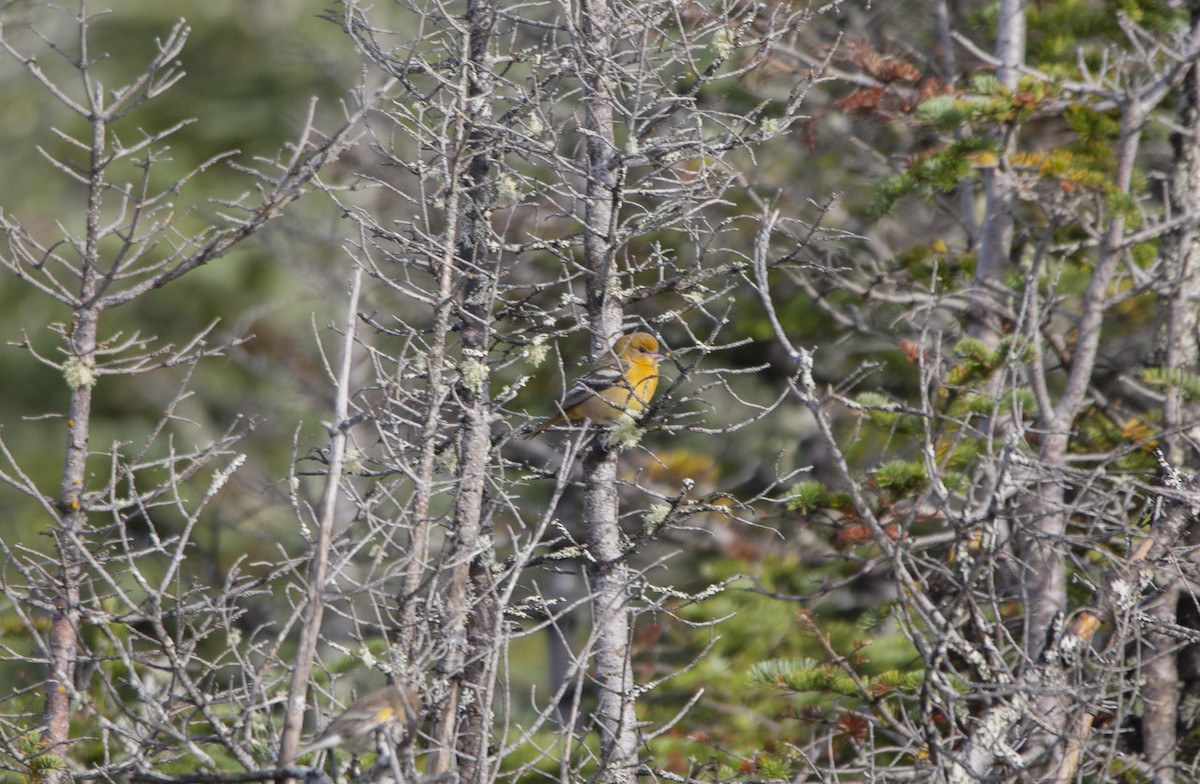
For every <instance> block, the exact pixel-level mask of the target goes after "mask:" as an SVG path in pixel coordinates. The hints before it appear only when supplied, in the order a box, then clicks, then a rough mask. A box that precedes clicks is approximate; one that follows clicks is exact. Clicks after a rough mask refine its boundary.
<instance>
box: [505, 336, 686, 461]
mask: <svg viewBox="0 0 1200 784" xmlns="http://www.w3.org/2000/svg"><path fill="white" fill-rule="evenodd" d="M664 356H666V354H665V353H663V352H660V351H659V350H658V341H657V340H655V338H654V336H653V335H651V334H649V333H647V332H634V333H633V334H632V335H622V336H621V337H619V338H617V342H616V343H615V344H613V347H612V349H611V350H609V351H608V353H606V354H605V355H604V356H603V357H601V358H600V360H599V361H598V362H597V363H596V365H595V366H594V367H593V368H592V369H591V371H590V372H589V373H588V374H587V375H585V376H584V377H583V378H581V379H579V380H578V381H576V382H575V384H574V386H572V387H571V389H570V391H569V392H567V396H566V398H565V399H564V400H563V402H562V405H561V406H559V413H558V414H557V415H555V416H552V417H550V418H549V419H548V420H546V421H545V422H543V423H542V424H540V425H538V426H537V427H535V428H534V429H533V430H531V431H530V432H529V433H527V434H526V435H525V437H526V438H533V437H534V436H536V435H537V434H539V433H543V432H545V431H546V430H549V429H550V428H551V427H554V426H555V425H557V424H560V423H562V422H577V421H579V420H580V419H589V420H591V421H592V422H595V423H596V424H599V425H611V424H613V423H615V422H616V421H617V420H619V419H621V418H622V417H623V416H625V415H628V416H630V417H636V416H637V415H638V414H640V413H642V411H644V410H645V408H646V405H647V404H648V403H649V402H650V398H652V397H654V390H655V389H657V388H658V362H659V360H661V359H662V358H663V357H664Z"/></svg>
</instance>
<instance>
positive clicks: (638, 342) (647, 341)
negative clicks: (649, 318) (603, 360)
mask: <svg viewBox="0 0 1200 784" xmlns="http://www.w3.org/2000/svg"><path fill="white" fill-rule="evenodd" d="M613 352H615V353H616V354H617V356H620V357H630V358H633V359H637V358H640V357H644V358H646V359H653V360H654V361H655V362H657V361H658V360H660V359H663V358H664V357H666V356H667V354H666V352H663V351H660V350H659V347H658V341H657V340H656V339H655V338H654V336H653V335H651V334H650V333H649V332H634V333H633V334H632V335H622V336H621V337H620V338H619V339H618V340H617V343H616V345H614V346H613Z"/></svg>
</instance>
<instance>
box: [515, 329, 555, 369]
mask: <svg viewBox="0 0 1200 784" xmlns="http://www.w3.org/2000/svg"><path fill="white" fill-rule="evenodd" d="M521 353H523V354H524V355H525V359H526V360H527V361H528V362H529V364H531V365H533V366H534V367H538V366H539V365H541V364H542V363H543V362H545V361H546V356H547V355H548V354H549V353H550V346H549V345H547V342H546V336H545V335H535V336H534V338H533V340H532V341H531V342H530V343H529V345H528V346H525V347H524V348H523V349H522V350H521Z"/></svg>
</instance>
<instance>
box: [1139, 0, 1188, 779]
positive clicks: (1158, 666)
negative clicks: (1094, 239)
mask: <svg viewBox="0 0 1200 784" xmlns="http://www.w3.org/2000/svg"><path fill="white" fill-rule="evenodd" d="M1190 10H1191V27H1192V30H1193V31H1194V30H1196V28H1197V25H1200V3H1192V4H1191V7H1190ZM1198 69H1200V65H1197V64H1196V63H1193V64H1192V65H1191V66H1190V67H1189V68H1188V69H1187V73H1186V74H1185V76H1184V79H1183V84H1182V86H1181V88H1180V91H1179V109H1178V123H1179V127H1180V128H1182V129H1184V131H1190V133H1185V132H1176V133H1174V134H1172V135H1171V147H1172V152H1173V153H1174V156H1173V157H1174V160H1173V166H1172V172H1171V181H1170V189H1169V191H1168V194H1167V204H1168V206H1169V208H1170V215H1171V217H1178V216H1181V215H1187V214H1189V213H1194V212H1195V211H1196V209H1197V208H1198V207H1200V139H1198V138H1197V136H1196V134H1197V132H1200V122H1198V120H1200V74H1198V73H1197V70H1198ZM1194 223H1195V222H1194V220H1191V221H1188V222H1187V223H1185V224H1184V226H1183V227H1182V228H1180V229H1179V231H1177V232H1176V233H1175V234H1174V236H1172V237H1171V238H1170V241H1169V242H1167V243H1165V245H1166V248H1165V250H1166V252H1165V254H1164V258H1163V266H1164V273H1165V275H1164V277H1165V278H1166V280H1167V282H1168V285H1169V288H1168V290H1167V295H1166V303H1165V307H1163V308H1162V315H1161V319H1162V336H1163V340H1162V343H1161V345H1162V346H1163V351H1162V354H1163V356H1162V357H1161V362H1162V366H1163V367H1164V368H1166V369H1167V370H1168V371H1171V372H1172V374H1174V373H1179V374H1183V373H1196V372H1197V369H1198V368H1200V347H1198V346H1197V336H1196V328H1197V312H1196V303H1197V302H1200V274H1197V269H1196V266H1197V265H1196V257H1197V251H1198V250H1200V248H1198V247H1197V243H1198V242H1200V238H1198V237H1197V234H1196V230H1195V226H1194ZM1192 413H1194V412H1193V411H1188V410H1186V406H1185V401H1184V396H1183V385H1182V384H1181V383H1168V384H1167V386H1166V389H1165V400H1164V401H1163V430H1164V432H1165V434H1166V436H1165V441H1166V445H1167V454H1168V456H1169V459H1170V461H1171V463H1172V464H1173V465H1176V466H1182V465H1187V464H1189V463H1190V464H1191V465H1192V466H1193V470H1194V466H1195V458H1196V454H1195V452H1194V451H1190V450H1189V449H1188V446H1187V444H1188V438H1187V429H1188V423H1189V422H1193V423H1194V422H1195V418H1194V416H1192V415H1191V414H1192ZM1160 579H1162V580H1163V581H1164V582H1166V583H1169V586H1168V587H1166V590H1164V592H1163V594H1162V596H1160V597H1158V598H1157V599H1156V601H1155V602H1154V605H1153V607H1151V608H1150V612H1151V614H1152V615H1153V616H1154V617H1155V618H1157V619H1158V620H1160V621H1161V622H1162V623H1163V626H1164V627H1168V626H1169V625H1171V624H1175V623H1177V609H1178V605H1179V598H1180V596H1181V587H1182V586H1181V585H1180V581H1179V579H1178V576H1177V575H1175V574H1163V575H1162V576H1161V578H1160ZM1146 643H1147V644H1146V646H1145V647H1146V651H1147V652H1146V654H1145V656H1146V661H1145V663H1144V666H1143V672H1144V674H1145V678H1146V685H1145V689H1144V691H1143V699H1144V704H1145V712H1144V714H1143V717H1142V737H1143V738H1144V739H1145V754H1146V760H1147V761H1148V762H1149V764H1150V766H1151V771H1152V773H1153V776H1154V781H1155V784H1169V782H1172V781H1174V780H1175V767H1176V746H1177V745H1178V735H1177V729H1176V728H1177V726H1178V723H1177V722H1178V700H1179V664H1178V659H1177V648H1178V642H1177V641H1176V640H1174V639H1173V638H1172V637H1170V636H1168V635H1165V634H1162V633H1160V632H1157V631H1150V632H1149V633H1148V634H1147V638H1146Z"/></svg>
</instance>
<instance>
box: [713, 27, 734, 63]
mask: <svg viewBox="0 0 1200 784" xmlns="http://www.w3.org/2000/svg"><path fill="white" fill-rule="evenodd" d="M712 47H713V52H714V53H715V54H716V56H717V59H719V60H725V59H727V58H728V57H729V55H731V54H733V37H732V36H731V35H730V34H729V30H728V29H727V28H724V27H722V28H721V29H719V30H717V32H716V34H714V35H713V39H712Z"/></svg>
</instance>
